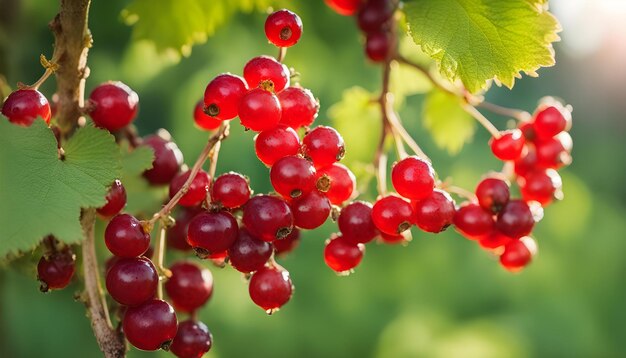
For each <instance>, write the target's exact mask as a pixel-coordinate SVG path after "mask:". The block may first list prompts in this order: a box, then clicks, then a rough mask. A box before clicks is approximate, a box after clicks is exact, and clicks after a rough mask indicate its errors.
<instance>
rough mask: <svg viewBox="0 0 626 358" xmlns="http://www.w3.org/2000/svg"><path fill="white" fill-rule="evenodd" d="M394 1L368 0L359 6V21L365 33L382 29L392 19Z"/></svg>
mask: <svg viewBox="0 0 626 358" xmlns="http://www.w3.org/2000/svg"><path fill="white" fill-rule="evenodd" d="M393 12H394V2H393V1H389V0H368V1H366V2H365V4H364V5H363V6H361V7H360V8H359V11H358V14H357V23H358V25H359V28H360V29H361V30H362V31H363V32H365V33H371V32H375V31H381V30H383V29H384V28H385V27H386V26H385V25H386V23H387V22H388V21H389V20H390V19H391V16H393Z"/></svg>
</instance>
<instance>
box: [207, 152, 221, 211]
mask: <svg viewBox="0 0 626 358" xmlns="http://www.w3.org/2000/svg"><path fill="white" fill-rule="evenodd" d="M220 149H222V142H221V141H219V142H217V143H215V146H214V147H213V149H212V150H211V153H209V157H210V159H209V161H210V166H209V173H208V174H209V180H210V183H209V191H208V192H207V194H206V199H205V201H206V207H207V208H210V207H211V190H212V189H213V183H215V172H216V171H217V160H218V158H219V155H220Z"/></svg>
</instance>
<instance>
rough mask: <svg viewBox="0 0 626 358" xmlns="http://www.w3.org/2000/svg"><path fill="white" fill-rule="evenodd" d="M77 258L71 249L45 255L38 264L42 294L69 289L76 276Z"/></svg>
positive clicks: (38, 276)
mask: <svg viewBox="0 0 626 358" xmlns="http://www.w3.org/2000/svg"><path fill="white" fill-rule="evenodd" d="M75 261H76V256H75V255H74V253H72V251H71V250H70V249H69V248H67V247H66V248H64V249H62V250H56V251H54V252H52V253H50V254H49V255H44V256H42V257H41V259H39V263H38V264H37V278H38V279H39V281H40V282H41V287H40V290H41V292H48V290H58V289H62V288H65V287H67V285H69V283H70V281H71V280H72V276H74V270H75Z"/></svg>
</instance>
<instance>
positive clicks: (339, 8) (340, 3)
mask: <svg viewBox="0 0 626 358" xmlns="http://www.w3.org/2000/svg"><path fill="white" fill-rule="evenodd" d="M324 1H325V2H326V5H328V6H329V7H330V8H331V9H333V10H334V11H335V12H336V13H338V14H339V15H343V16H350V15H354V14H355V13H356V11H357V10H358V9H359V7H360V6H361V4H362V3H363V1H362V0H324Z"/></svg>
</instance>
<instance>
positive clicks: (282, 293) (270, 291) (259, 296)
mask: <svg viewBox="0 0 626 358" xmlns="http://www.w3.org/2000/svg"><path fill="white" fill-rule="evenodd" d="M248 292H249V293H250V298H251V299H252V301H253V302H254V303H255V304H256V305H257V306H259V307H261V308H262V309H264V310H266V311H267V312H268V313H272V312H273V311H276V310H278V309H279V308H281V307H282V306H283V305H285V303H287V302H288V301H289V299H290V298H291V293H292V292H293V285H292V283H291V279H290V278H289V272H287V271H286V270H285V269H283V268H282V267H267V266H265V267H262V268H261V269H260V270H258V271H257V272H255V273H254V274H253V275H252V278H251V279H250V285H249V286H248Z"/></svg>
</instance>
